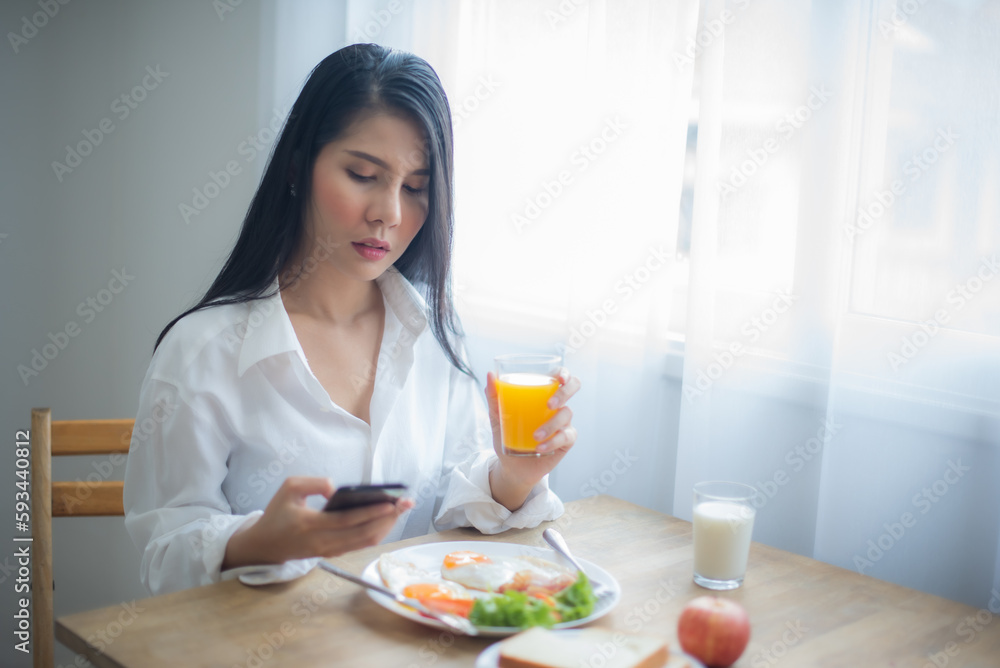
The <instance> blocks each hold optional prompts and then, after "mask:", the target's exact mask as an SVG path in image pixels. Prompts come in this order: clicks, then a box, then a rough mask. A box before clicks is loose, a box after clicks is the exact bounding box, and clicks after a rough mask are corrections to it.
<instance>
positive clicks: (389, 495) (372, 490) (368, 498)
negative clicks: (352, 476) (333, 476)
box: [323, 484, 406, 510]
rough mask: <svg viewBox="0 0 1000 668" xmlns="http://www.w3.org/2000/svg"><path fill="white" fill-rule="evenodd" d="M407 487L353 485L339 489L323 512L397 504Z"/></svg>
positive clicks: (395, 485) (394, 485)
mask: <svg viewBox="0 0 1000 668" xmlns="http://www.w3.org/2000/svg"><path fill="white" fill-rule="evenodd" d="M405 491H406V485H399V484H392V485H351V486H348V487H338V488H337V491H336V492H334V493H333V496H331V497H330V500H329V501H328V502H327V504H326V507H325V508H324V509H323V510H348V509H350V508H360V507H362V506H371V505H374V504H376V503H396V501H397V500H398V499H399V497H400V496H402V494H403V493H404V492H405Z"/></svg>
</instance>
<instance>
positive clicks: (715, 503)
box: [692, 481, 757, 590]
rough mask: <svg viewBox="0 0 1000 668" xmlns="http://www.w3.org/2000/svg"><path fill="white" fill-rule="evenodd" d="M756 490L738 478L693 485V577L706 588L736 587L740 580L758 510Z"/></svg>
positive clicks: (748, 552)
mask: <svg viewBox="0 0 1000 668" xmlns="http://www.w3.org/2000/svg"><path fill="white" fill-rule="evenodd" d="M756 493H757V490H755V489H754V488H753V487H751V486H750V485H744V484H742V483H738V482H721V481H713V482H699V483H698V484H696V485H695V486H694V512H693V522H692V524H693V528H694V581H695V584H698V585H700V586H702V587H705V588H706V589H716V590H726V589H736V588H737V587H739V586H740V585H741V584H743V576H744V575H745V574H746V570H747V558H748V557H749V555H750V536H751V534H752V533H753V521H754V517H755V516H756V514H757V511H756V510H755V509H754V507H753V504H752V503H751V499H752V498H753V497H754V495H755V494H756Z"/></svg>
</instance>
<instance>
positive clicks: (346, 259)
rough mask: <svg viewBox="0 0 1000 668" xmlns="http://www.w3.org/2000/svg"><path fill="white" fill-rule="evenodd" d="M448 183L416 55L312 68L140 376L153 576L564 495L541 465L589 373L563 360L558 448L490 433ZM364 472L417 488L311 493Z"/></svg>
mask: <svg viewBox="0 0 1000 668" xmlns="http://www.w3.org/2000/svg"><path fill="white" fill-rule="evenodd" d="M451 185H452V133H451V118H450V110H449V108H448V102H447V98H446V97H445V94H444V90H443V89H442V87H441V83H440V81H439V80H438V78H437V75H436V74H435V73H434V71H433V70H432V69H431V67H430V66H429V65H428V64H427V63H426V62H424V61H423V60H421V59H419V58H417V57H416V56H413V55H411V54H406V53H401V52H397V51H391V50H389V49H386V48H383V47H380V46H376V45H370V44H369V45H353V46H349V47H346V48H344V49H341V50H340V51H337V52H336V53H334V54H332V55H330V56H328V57H327V58H326V59H324V60H323V61H322V62H321V63H320V64H319V65H318V66H317V67H316V69H315V70H314V71H313V72H312V74H311V75H310V77H309V79H308V81H307V82H306V84H305V86H304V87H303V89H302V92H301V94H300V95H299V98H298V100H297V101H296V102H295V105H294V106H293V108H292V111H291V113H290V115H289V118H288V121H287V122H286V124H285V127H284V129H283V131H282V133H281V136H280V138H279V139H278V141H277V144H276V146H275V149H274V153H273V154H272V156H271V158H270V161H269V163H268V166H267V169H266V171H265V173H264V176H263V179H262V180H261V184H260V187H259V188H258V190H257V193H256V195H255V196H254V198H253V201H252V203H251V205H250V209H249V211H248V212H247V216H246V219H245V220H244V223H243V227H242V230H241V232H240V236H239V238H238V240H237V242H236V246H235V247H234V249H233V251H232V253H231V254H230V256H229V258H228V260H227V261H226V264H225V266H224V267H223V269H222V271H221V273H220V274H219V276H218V277H217V278H216V279H215V282H214V283H213V284H212V286H211V287H210V288H209V290H208V292H207V294H206V295H205V296H204V298H203V299H202V300H201V301H200V302H199V303H198V304H197V305H196V306H195V307H194V308H192V309H190V310H189V311H187V312H185V313H183V314H182V315H181V316H179V317H178V318H176V319H175V320H174V321H173V322H171V323H170V324H169V325H167V327H166V329H165V330H164V331H163V333H162V334H161V335H160V337H159V340H158V341H157V348H156V351H155V353H154V355H153V359H152V361H151V363H150V367H149V371H148V372H147V374H146V378H145V380H144V382H143V387H142V391H141V395H140V401H139V413H138V416H137V418H136V425H137V426H136V430H135V434H134V435H133V443H132V447H131V450H130V453H129V458H128V466H127V470H126V475H125V507H126V519H125V524H126V527H127V529H128V531H129V532H130V534H131V536H132V539H133V540H134V541H135V543H136V545H137V546H138V547H139V549H140V550H141V551H142V553H143V559H142V568H141V576H142V580H143V582H144V584H145V585H146V586H147V587H148V588H149V589H150V591H152V592H153V593H163V592H168V591H173V590H176V589H182V588H185V587H192V586H197V585H202V584H208V583H210V582H215V581H218V580H219V579H220V578H228V577H232V576H235V575H236V574H238V573H240V572H241V567H252V568H254V570H262V569H261V567H262V566H264V565H271V567H270V568H268V569H264V570H268V571H270V577H271V578H272V579H273V580H281V579H288V578H291V577H295V576H297V575H300V574H302V573H304V572H306V571H308V570H309V569H310V568H312V567H313V566H314V565H315V563H316V560H317V558H320V557H324V556H335V555H338V554H343V553H344V552H347V551H350V550H355V549H359V548H362V547H367V546H370V545H375V544H377V543H378V542H380V541H382V540H385V539H389V540H398V539H402V538H407V537H410V536H414V535H420V534H424V533H427V532H429V531H432V530H435V529H438V530H440V529H444V528H449V527H455V526H474V527H476V528H477V529H479V530H480V531H482V532H484V533H496V532H499V531H503V530H505V529H508V528H512V527H529V526H535V525H537V524H538V523H539V522H542V521H545V520H550V519H554V518H556V517H558V516H559V514H560V513H561V512H562V505H561V503H560V501H559V499H558V498H557V497H556V496H555V494H553V493H552V492H551V491H550V490H549V489H548V485H547V478H546V475H547V474H548V472H549V471H551V470H552V468H553V467H554V466H555V465H556V464H557V463H558V462H559V461H560V460H561V458H562V457H563V456H564V455H565V454H566V452H567V451H568V450H569V449H570V447H572V445H573V443H574V441H575V439H576V431H575V429H574V428H573V427H572V425H571V413H570V410H569V409H568V408H566V407H565V406H564V404H565V403H566V401H567V400H568V399H569V398H570V397H571V396H572V395H573V394H574V393H575V392H576V391H577V389H578V388H579V381H578V380H577V379H576V378H573V377H572V376H570V375H569V374H568V373H565V372H564V373H563V375H562V378H561V381H562V387H561V388H560V390H559V391H558V392H557V393H556V395H555V396H554V397H553V399H552V400H551V402H550V406H551V407H553V408H559V410H558V412H557V413H556V415H555V416H554V417H553V418H552V419H551V420H550V421H549V422H548V423H547V424H546V425H544V426H543V428H542V429H541V430H540V432H541V433H538V434H536V436H537V437H538V439H539V440H540V441H544V442H543V443H542V444H541V446H540V447H539V449H540V450H541V451H543V452H545V453H547V454H549V455H551V456H545V457H507V456H505V455H503V454H502V450H501V448H500V436H499V421H498V415H497V405H496V389H495V379H494V377H493V375H492V374H489V375H488V376H487V387H486V393H485V394H486V399H487V401H486V405H487V406H488V414H487V410H486V407H487V406H484V405H483V402H482V400H481V399H480V398H479V390H478V388H477V386H476V383H475V381H474V379H473V378H472V377H471V373H470V372H469V370H468V368H467V366H466V364H465V362H464V360H463V356H462V352H461V348H460V345H459V340H460V336H459V334H460V328H459V327H458V325H457V322H456V319H455V316H454V313H453V310H452V304H451V298H450V293H449V266H450V250H451V227H452V193H451ZM418 287H419V289H418ZM491 437H492V444H493V448H492V449H491V448H489V440H490V438H491ZM362 482H376V483H378V482H404V483H407V484H408V485H409V486H410V493H411V494H412V496H413V498H407V499H403V500H401V501H399V502H397V503H396V504H395V505H392V504H388V503H383V504H378V505H375V506H369V507H364V508H357V509H353V510H346V511H339V512H323V511H322V510H319V509H320V508H321V507H322V505H323V502H324V500H325V498H327V497H329V496H330V494H331V493H332V492H333V491H334V485H335V484H341V485H343V484H357V483H362Z"/></svg>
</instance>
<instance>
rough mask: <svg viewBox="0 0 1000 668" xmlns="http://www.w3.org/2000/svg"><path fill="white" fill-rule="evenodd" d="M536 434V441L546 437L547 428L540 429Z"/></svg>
mask: <svg viewBox="0 0 1000 668" xmlns="http://www.w3.org/2000/svg"><path fill="white" fill-rule="evenodd" d="M534 436H535V440H536V441H540V440H542V439H543V438H545V430H544V429H539V430H538V431H536V432H535V434H534Z"/></svg>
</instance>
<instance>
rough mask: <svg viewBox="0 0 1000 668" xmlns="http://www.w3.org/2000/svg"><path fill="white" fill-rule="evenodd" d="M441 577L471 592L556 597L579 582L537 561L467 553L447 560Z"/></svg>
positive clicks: (568, 573)
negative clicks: (527, 593)
mask: <svg viewBox="0 0 1000 668" xmlns="http://www.w3.org/2000/svg"><path fill="white" fill-rule="evenodd" d="M441 575H442V577H444V579H446V580H451V581H453V582H458V583H459V584H463V585H465V586H466V587H468V588H470V589H478V590H479V591H489V592H500V593H503V592H505V591H507V590H509V589H513V590H515V591H543V592H546V593H549V594H554V593H555V592H557V591H562V590H563V589H565V588H566V587H568V586H570V585H571V584H573V583H574V582H576V573H575V572H573V571H572V570H570V569H568V568H566V567H564V566H560V565H559V564H555V563H552V562H551V561H545V560H544V559H539V558H537V557H497V558H495V559H493V558H490V557H487V556H486V555H484V554H480V553H478V552H471V551H469V550H463V551H461V552H452V553H451V554H448V555H446V556H445V558H444V563H443V564H442V565H441Z"/></svg>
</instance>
